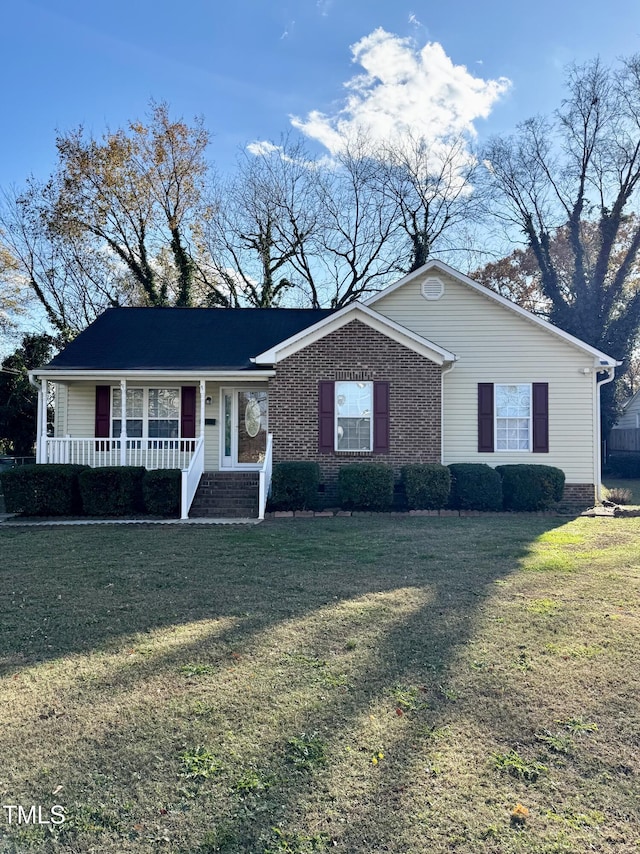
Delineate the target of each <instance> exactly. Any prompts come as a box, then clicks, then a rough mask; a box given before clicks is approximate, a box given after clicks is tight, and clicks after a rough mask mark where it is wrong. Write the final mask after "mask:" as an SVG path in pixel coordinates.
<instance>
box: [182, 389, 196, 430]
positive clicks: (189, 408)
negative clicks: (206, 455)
mask: <svg viewBox="0 0 640 854" xmlns="http://www.w3.org/2000/svg"><path fill="white" fill-rule="evenodd" d="M181 397H182V400H181V407H180V436H181V437H182V438H183V439H195V435H196V390H195V387H194V386H188V385H185V386H182V395H181Z"/></svg>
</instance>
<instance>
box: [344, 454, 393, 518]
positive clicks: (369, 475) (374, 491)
mask: <svg viewBox="0 0 640 854" xmlns="http://www.w3.org/2000/svg"><path fill="white" fill-rule="evenodd" d="M338 498H339V501H340V506H341V507H342V508H343V509H344V510H388V509H389V508H390V507H391V505H392V504H393V469H392V468H391V467H390V466H387V465H385V464H384V463H354V464H352V465H346V466H342V468H341V469H340V470H339V472H338Z"/></svg>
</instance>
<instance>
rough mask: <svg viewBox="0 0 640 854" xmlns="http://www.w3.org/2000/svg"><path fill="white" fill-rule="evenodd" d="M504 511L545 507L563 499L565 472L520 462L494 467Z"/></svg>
mask: <svg viewBox="0 0 640 854" xmlns="http://www.w3.org/2000/svg"><path fill="white" fill-rule="evenodd" d="M496 471H497V472H498V474H499V475H500V477H501V478H502V496H503V501H504V509H505V510H514V511H519V512H526V511H531V510H548V509H549V507H552V506H553V505H554V504H556V503H557V502H558V501H560V500H561V499H562V493H563V492H564V472H563V471H562V469H558V468H555V467H554V466H544V465H534V464H532V463H522V464H519V465H506V466H496Z"/></svg>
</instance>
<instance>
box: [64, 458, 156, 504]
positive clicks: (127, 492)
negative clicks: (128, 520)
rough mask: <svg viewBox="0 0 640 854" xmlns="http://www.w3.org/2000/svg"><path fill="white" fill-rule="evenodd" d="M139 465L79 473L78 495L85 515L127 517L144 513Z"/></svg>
mask: <svg viewBox="0 0 640 854" xmlns="http://www.w3.org/2000/svg"><path fill="white" fill-rule="evenodd" d="M144 475H145V469H144V468H142V467H141V466H104V467H102V468H95V469H85V470H84V471H83V472H81V473H80V475H79V477H78V482H79V484H80V495H81V497H82V507H83V509H84V512H85V513H86V515H87V516H127V515H129V514H130V513H139V512H141V511H143V510H144V504H143V500H142V479H143V477H144Z"/></svg>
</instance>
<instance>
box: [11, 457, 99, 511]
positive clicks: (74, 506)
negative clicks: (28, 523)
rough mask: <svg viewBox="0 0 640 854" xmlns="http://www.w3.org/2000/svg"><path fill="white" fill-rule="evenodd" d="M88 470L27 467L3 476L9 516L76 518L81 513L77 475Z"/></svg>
mask: <svg viewBox="0 0 640 854" xmlns="http://www.w3.org/2000/svg"><path fill="white" fill-rule="evenodd" d="M83 471H86V468H85V466H76V465H68V464H53V463H50V464H46V465H28V466H19V467H17V468H11V469H7V470H6V471H3V472H2V473H1V474H0V480H1V481H2V492H3V494H4V503H5V507H6V509H7V512H8V513H20V514H21V515H23V516H76V515H78V514H79V513H80V512H81V509H82V504H81V500H80V490H79V488H78V475H79V474H80V473H81V472H83Z"/></svg>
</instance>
